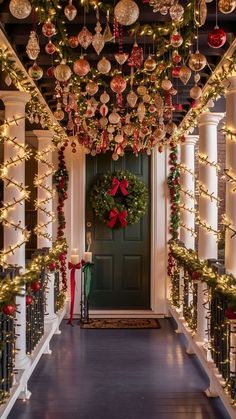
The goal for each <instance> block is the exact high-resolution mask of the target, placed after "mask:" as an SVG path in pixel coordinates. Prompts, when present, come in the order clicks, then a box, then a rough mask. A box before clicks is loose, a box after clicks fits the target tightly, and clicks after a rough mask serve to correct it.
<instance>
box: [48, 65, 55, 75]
mask: <svg viewBox="0 0 236 419" xmlns="http://www.w3.org/2000/svg"><path fill="white" fill-rule="evenodd" d="M54 72H55V67H53V66H51V67H49V68H48V69H47V76H48V77H54Z"/></svg>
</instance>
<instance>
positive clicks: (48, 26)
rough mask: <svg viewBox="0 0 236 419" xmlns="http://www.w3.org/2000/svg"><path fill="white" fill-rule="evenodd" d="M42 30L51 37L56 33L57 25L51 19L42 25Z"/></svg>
mask: <svg viewBox="0 0 236 419" xmlns="http://www.w3.org/2000/svg"><path fill="white" fill-rule="evenodd" d="M42 32H43V34H44V36H46V37H47V38H51V37H52V36H53V35H56V32H57V31H56V26H55V25H54V23H52V22H50V20H49V21H48V22H45V23H44V25H43V26H42Z"/></svg>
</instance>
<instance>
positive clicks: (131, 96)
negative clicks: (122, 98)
mask: <svg viewBox="0 0 236 419" xmlns="http://www.w3.org/2000/svg"><path fill="white" fill-rule="evenodd" d="M126 100H127V103H128V105H129V106H130V107H131V108H134V107H135V106H136V103H137V100H138V96H137V95H136V93H135V92H134V91H133V90H131V91H130V92H129V93H128V95H127V96H126Z"/></svg>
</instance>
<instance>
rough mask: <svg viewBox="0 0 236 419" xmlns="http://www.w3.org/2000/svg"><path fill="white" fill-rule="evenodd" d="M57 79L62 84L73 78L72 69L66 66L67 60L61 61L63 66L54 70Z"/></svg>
mask: <svg viewBox="0 0 236 419" xmlns="http://www.w3.org/2000/svg"><path fill="white" fill-rule="evenodd" d="M54 76H55V78H56V79H57V80H58V81H60V82H66V81H68V80H69V78H70V77H71V69H70V67H69V66H68V65H67V64H66V61H65V60H62V61H61V64H59V65H57V66H56V68H55V70H54Z"/></svg>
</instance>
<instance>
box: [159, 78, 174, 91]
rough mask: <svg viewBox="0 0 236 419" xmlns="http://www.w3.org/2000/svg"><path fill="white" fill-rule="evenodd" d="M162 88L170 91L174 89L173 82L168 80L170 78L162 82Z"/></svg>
mask: <svg viewBox="0 0 236 419" xmlns="http://www.w3.org/2000/svg"><path fill="white" fill-rule="evenodd" d="M161 87H162V89H163V90H170V89H171V87H172V82H171V81H170V80H169V79H168V77H165V78H164V80H162V82H161Z"/></svg>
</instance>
